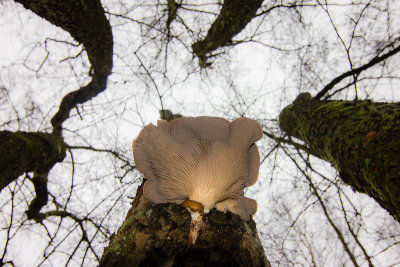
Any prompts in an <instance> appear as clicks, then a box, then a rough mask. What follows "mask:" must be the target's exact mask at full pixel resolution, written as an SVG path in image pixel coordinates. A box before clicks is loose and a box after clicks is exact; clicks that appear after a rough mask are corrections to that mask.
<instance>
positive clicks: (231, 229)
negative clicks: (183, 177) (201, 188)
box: [100, 187, 270, 267]
mask: <svg viewBox="0 0 400 267" xmlns="http://www.w3.org/2000/svg"><path fill="white" fill-rule="evenodd" d="M203 220H204V222H205V226H204V228H203V229H202V230H200V235H199V237H198V239H197V241H196V244H195V245H191V243H190V242H189V230H190V223H191V217H190V213H189V212H188V211H187V210H186V209H184V208H183V207H181V206H179V205H176V204H153V203H150V202H149V201H147V200H146V199H145V198H144V197H143V192H142V187H139V189H138V192H137V194H136V197H135V199H134V201H133V202H132V208H131V209H130V210H129V212H128V214H127V216H126V219H125V222H124V224H123V225H122V226H121V228H120V229H119V230H118V232H117V234H116V235H114V236H112V237H111V238H110V244H109V245H108V247H107V248H106V249H105V251H104V253H103V256H102V258H101V261H100V266H103V267H104V266H270V265H269V262H268V260H267V258H266V256H265V254H264V250H263V247H262V245H261V242H260V240H259V238H258V235H257V230H256V224H255V222H254V221H253V220H250V221H248V222H246V221H243V220H241V219H240V217H239V216H236V215H234V214H232V213H229V212H228V213H226V214H225V213H222V212H219V211H217V210H215V209H213V210H212V211H211V212H210V213H209V214H208V215H206V216H205V217H204V219H203Z"/></svg>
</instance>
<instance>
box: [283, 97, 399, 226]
mask: <svg viewBox="0 0 400 267" xmlns="http://www.w3.org/2000/svg"><path fill="white" fill-rule="evenodd" d="M280 127H281V129H282V130H283V131H285V132H286V133H287V134H288V135H290V136H294V137H296V138H299V139H301V140H303V141H304V142H306V143H307V144H308V145H309V146H310V148H311V149H312V150H313V151H314V152H315V153H316V155H317V156H318V157H320V158H321V159H324V160H326V161H328V162H330V163H332V165H333V166H334V167H335V168H336V169H337V170H338V172H339V174H340V177H341V178H342V180H343V181H344V182H345V183H347V184H348V185H350V186H351V187H352V188H353V189H354V190H356V191H358V192H362V193H365V194H368V195H369V196H371V197H372V198H374V199H375V200H376V201H377V202H378V203H379V204H380V205H381V206H382V207H383V208H385V209H386V210H387V211H388V212H389V213H390V214H391V215H393V217H394V218H395V219H396V220H397V221H399V222H400V164H399V163H400V103H373V102H371V101H356V102H355V101H318V100H313V99H312V98H311V96H310V95H309V94H302V95H300V96H299V97H298V98H297V99H296V101H294V103H293V104H291V105H289V106H287V107H286V108H285V109H284V110H283V111H282V112H281V114H280Z"/></svg>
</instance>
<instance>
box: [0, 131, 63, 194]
mask: <svg viewBox="0 0 400 267" xmlns="http://www.w3.org/2000/svg"><path fill="white" fill-rule="evenodd" d="M64 157H65V144H64V142H63V140H62V139H61V138H59V137H57V136H55V135H52V134H47V133H27V132H9V131H1V132H0V190H2V189H3V188H4V187H6V186H7V185H8V184H9V183H11V182H12V181H14V180H15V179H17V178H18V177H19V176H20V175H22V174H24V173H25V172H33V171H37V170H43V169H45V170H47V169H49V168H51V167H52V166H53V165H54V164H55V163H57V162H61V161H63V159H64Z"/></svg>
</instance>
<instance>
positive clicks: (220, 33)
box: [192, 0, 263, 67]
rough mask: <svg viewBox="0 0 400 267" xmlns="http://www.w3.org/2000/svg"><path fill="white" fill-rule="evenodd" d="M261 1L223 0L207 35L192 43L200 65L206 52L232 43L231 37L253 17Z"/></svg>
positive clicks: (204, 60)
mask: <svg viewBox="0 0 400 267" xmlns="http://www.w3.org/2000/svg"><path fill="white" fill-rule="evenodd" d="M262 2H263V1H262V0H248V1H242V0H224V4H223V6H222V9H221V11H220V12H219V15H218V17H217V19H216V20H215V21H214V22H213V24H212V25H211V27H210V29H209V30H208V33H207V36H206V37H204V39H202V40H199V41H197V42H196V43H194V44H193V45H192V48H193V52H194V53H195V54H196V55H197V56H198V57H199V62H200V65H201V66H202V67H204V66H205V64H206V61H207V56H206V55H207V54H208V53H210V52H212V51H214V50H216V49H218V48H220V47H223V46H226V45H231V44H232V38H233V37H234V36H235V35H236V34H238V33H239V32H241V31H242V30H243V29H244V28H245V27H246V25H247V24H248V23H249V22H250V21H251V20H252V19H253V18H254V17H255V15H256V12H257V10H258V9H259V8H260V7H261V4H262Z"/></svg>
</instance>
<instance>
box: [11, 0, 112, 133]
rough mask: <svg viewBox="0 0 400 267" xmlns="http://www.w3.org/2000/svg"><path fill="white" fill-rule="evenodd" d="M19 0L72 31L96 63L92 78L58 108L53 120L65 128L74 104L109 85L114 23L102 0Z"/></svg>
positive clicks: (57, 126)
mask: <svg viewBox="0 0 400 267" xmlns="http://www.w3.org/2000/svg"><path fill="white" fill-rule="evenodd" d="M15 1H16V2H18V3H21V4H22V5H23V6H24V7H25V8H27V9H30V10H31V11H32V12H34V13H35V14H37V15H38V16H40V17H42V18H44V19H46V20H47V21H49V22H50V23H52V24H54V25H56V26H58V27H61V28H62V29H64V30H66V31H67V32H69V33H70V34H71V36H72V37H73V38H74V39H75V40H76V41H78V42H79V43H82V44H83V46H84V48H85V50H86V52H87V55H88V58H89V61H90V63H91V64H92V70H93V74H92V81H91V82H90V83H89V84H87V85H86V86H84V87H82V88H80V89H78V90H76V91H73V92H71V93H69V94H67V95H66V96H64V98H63V100H62V102H61V104H60V107H59V110H58V112H57V113H56V114H55V116H54V117H53V118H52V120H51V122H52V125H53V130H54V132H56V133H57V132H61V125H62V123H63V122H64V121H65V120H66V119H67V118H68V117H69V112H70V110H71V109H72V108H74V107H76V105H77V104H81V103H84V102H86V101H88V100H90V99H91V98H92V97H95V96H96V95H98V94H99V93H101V92H102V91H104V90H105V89H106V85H107V77H108V75H109V74H110V73H111V68H112V55H113V38H112V32H111V26H110V23H109V22H108V20H107V18H106V16H105V14H104V9H103V7H102V6H101V3H100V1H99V0H66V1H48V0H33V1H31V0H15Z"/></svg>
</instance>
